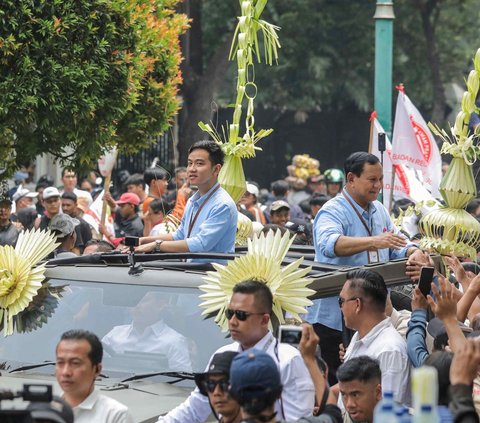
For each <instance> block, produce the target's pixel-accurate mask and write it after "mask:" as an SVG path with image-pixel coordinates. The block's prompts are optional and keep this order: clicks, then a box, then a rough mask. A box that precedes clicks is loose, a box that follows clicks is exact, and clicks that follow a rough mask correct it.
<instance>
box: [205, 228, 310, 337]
mask: <svg viewBox="0 0 480 423" xmlns="http://www.w3.org/2000/svg"><path fill="white" fill-rule="evenodd" d="M290 236H291V235H290V234H289V233H288V232H287V233H285V234H283V236H282V234H281V233H280V231H276V232H273V231H269V232H268V233H267V234H266V235H265V234H264V233H260V234H259V235H254V237H253V239H249V240H248V252H247V254H245V255H244V256H241V257H237V258H236V259H235V260H233V261H231V262H230V263H228V264H227V265H221V264H216V263H212V264H213V266H214V268H215V270H216V271H212V272H207V275H206V276H205V277H204V278H203V279H204V281H205V282H206V283H205V284H204V285H201V286H200V289H201V290H202V291H204V292H205V294H202V295H200V298H201V299H202V300H203V302H202V303H201V304H200V307H202V308H204V309H205V310H204V311H203V312H202V315H210V314H214V313H217V315H216V317H215V322H216V323H217V324H218V325H219V326H220V327H221V328H222V330H223V331H227V330H228V320H227V318H226V316H225V310H226V309H227V308H228V304H229V302H230V299H231V297H232V291H233V287H234V286H235V285H236V284H237V283H238V282H241V281H245V280H249V279H253V280H256V281H259V282H263V283H265V284H266V285H267V286H268V287H269V288H270V291H271V292H272V295H273V314H274V316H275V317H276V319H277V320H278V322H279V323H280V324H282V323H284V322H285V319H284V312H288V313H290V315H291V316H292V318H294V319H296V320H300V317H299V314H302V313H306V309H305V307H308V306H310V305H312V301H310V300H309V299H308V298H307V297H308V296H310V295H312V294H313V293H314V292H315V291H313V290H312V289H310V288H307V285H308V284H309V283H311V282H312V281H311V280H310V279H309V278H306V277H305V276H306V275H307V274H308V272H310V270H311V267H307V268H300V265H301V264H302V262H303V257H302V258H300V259H298V260H296V261H295V262H293V263H291V264H289V265H288V266H284V267H282V261H283V259H284V258H285V255H286V254H287V252H288V249H289V247H290V246H291V245H292V242H293V239H294V237H290Z"/></svg>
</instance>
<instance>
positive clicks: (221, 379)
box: [195, 351, 241, 423]
mask: <svg viewBox="0 0 480 423" xmlns="http://www.w3.org/2000/svg"><path fill="white" fill-rule="evenodd" d="M236 355H238V352H236V351H225V352H223V353H219V354H215V355H214V356H213V357H212V360H211V361H210V365H209V366H208V371H207V372H205V373H197V374H195V384H196V385H197V387H198V389H199V390H200V393H201V394H202V395H205V396H206V397H208V402H209V403H210V407H211V408H212V411H213V414H214V415H215V418H216V419H217V420H218V421H219V422H221V423H238V422H240V420H241V415H240V406H239V405H238V403H237V401H235V400H234V399H233V398H232V397H231V396H230V394H229V392H228V388H229V379H230V365H231V364H232V360H233V358H234V357H235V356H236Z"/></svg>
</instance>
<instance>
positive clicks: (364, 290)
mask: <svg viewBox="0 0 480 423" xmlns="http://www.w3.org/2000/svg"><path fill="white" fill-rule="evenodd" d="M347 280H349V281H350V289H353V290H356V291H357V290H358V291H361V294H360V295H361V297H362V298H363V299H368V300H370V304H369V306H370V307H374V308H375V309H376V311H382V312H384V311H385V305H386V302H387V296H388V291H387V286H386V285H385V281H384V280H383V277H382V275H380V274H379V273H377V272H374V271H373V270H369V269H356V270H351V271H349V272H348V273H347Z"/></svg>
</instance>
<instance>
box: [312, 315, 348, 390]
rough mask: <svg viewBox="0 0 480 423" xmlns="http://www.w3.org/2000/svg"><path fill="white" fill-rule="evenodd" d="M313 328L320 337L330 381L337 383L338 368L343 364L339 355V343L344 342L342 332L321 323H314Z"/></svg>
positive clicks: (321, 350)
mask: <svg viewBox="0 0 480 423" xmlns="http://www.w3.org/2000/svg"><path fill="white" fill-rule="evenodd" d="M313 329H314V330H315V333H316V334H317V335H318V337H319V338H320V352H321V354H322V358H323V360H324V361H325V362H326V363H327V365H328V383H329V384H330V386H333V385H335V384H336V383H337V369H338V367H339V366H340V364H342V363H341V362H340V358H339V356H338V352H339V345H340V344H341V343H342V332H341V331H339V330H335V329H331V328H329V327H328V326H325V325H322V324H321V323H314V324H313Z"/></svg>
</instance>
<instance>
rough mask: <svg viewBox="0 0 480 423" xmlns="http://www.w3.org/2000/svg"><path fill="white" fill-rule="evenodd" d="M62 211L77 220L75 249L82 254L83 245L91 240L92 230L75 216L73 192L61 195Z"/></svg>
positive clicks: (75, 196)
mask: <svg viewBox="0 0 480 423" xmlns="http://www.w3.org/2000/svg"><path fill="white" fill-rule="evenodd" d="M62 210H63V212H64V213H65V214H68V215H69V216H70V217H73V218H74V219H77V220H78V221H79V222H80V223H79V224H78V226H76V227H75V232H76V233H77V245H76V246H77V247H78V248H79V249H80V253H83V250H84V248H85V245H86V244H87V242H88V241H90V240H91V239H92V230H91V229H90V225H89V224H88V223H87V222H85V220H83V219H82V218H81V217H79V216H78V215H77V195H76V194H75V193H73V192H68V191H65V192H64V193H63V194H62Z"/></svg>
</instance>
